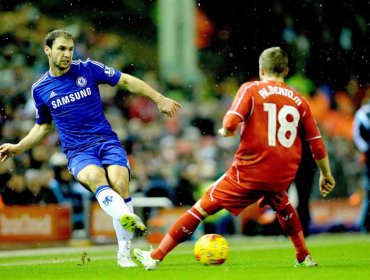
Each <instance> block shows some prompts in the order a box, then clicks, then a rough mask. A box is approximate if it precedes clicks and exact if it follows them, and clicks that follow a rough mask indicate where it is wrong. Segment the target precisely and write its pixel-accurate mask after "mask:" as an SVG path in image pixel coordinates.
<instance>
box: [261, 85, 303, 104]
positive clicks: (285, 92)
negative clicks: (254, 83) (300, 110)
mask: <svg viewBox="0 0 370 280" xmlns="http://www.w3.org/2000/svg"><path fill="white" fill-rule="evenodd" d="M258 93H259V94H260V95H261V97H262V98H264V99H265V98H266V97H268V96H270V95H271V94H279V95H282V96H286V97H289V98H291V99H293V101H294V102H295V103H296V104H297V105H298V106H300V105H301V104H302V100H301V99H300V98H299V97H298V96H296V95H294V93H293V91H291V90H290V89H287V88H282V87H277V86H267V89H266V88H262V89H260V90H259V91H258Z"/></svg>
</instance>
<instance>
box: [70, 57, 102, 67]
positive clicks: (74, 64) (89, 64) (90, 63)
mask: <svg viewBox="0 0 370 280" xmlns="http://www.w3.org/2000/svg"><path fill="white" fill-rule="evenodd" d="M94 66H97V67H100V68H104V64H103V63H101V62H98V61H95V60H91V59H90V58H88V59H86V60H81V59H78V60H73V61H72V67H80V68H88V67H94Z"/></svg>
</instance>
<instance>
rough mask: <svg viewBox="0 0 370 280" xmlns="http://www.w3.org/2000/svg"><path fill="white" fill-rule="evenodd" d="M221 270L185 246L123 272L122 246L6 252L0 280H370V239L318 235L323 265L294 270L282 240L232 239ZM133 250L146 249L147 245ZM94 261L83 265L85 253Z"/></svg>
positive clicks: (315, 249)
mask: <svg viewBox="0 0 370 280" xmlns="http://www.w3.org/2000/svg"><path fill="white" fill-rule="evenodd" d="M227 239H228V240H229V243H230V244H229V245H230V255H229V258H228V259H227V261H226V262H225V263H224V264H223V265H221V266H202V265H200V264H199V263H197V262H196V261H195V260H194V257H193V252H192V249H193V245H194V243H193V242H186V243H183V244H181V245H179V246H178V247H177V248H176V249H175V250H174V251H173V252H171V253H170V254H169V255H168V256H167V258H166V259H165V260H164V261H163V262H162V263H161V265H160V266H159V267H158V269H157V270H155V271H145V270H144V269H143V268H142V267H138V268H130V269H123V268H118V267H117V265H116V260H115V254H116V252H115V250H116V246H112V245H109V246H107V245H104V246H91V247H74V248H48V249H32V250H17V251H15V250H14V251H3V252H1V251H0V279H1V280H6V279H38V280H42V279H48V280H50V279H78V280H85V279H86V280H92V279H130V280H140V279H164V280H171V279H176V280H181V279H189V280H197V279H202V280H207V279H212V280H216V279H217V280H218V279H225V280H226V279H273V280H279V279H284V280H285V279H299V280H304V279H335V280H342V279H350V280H355V279H370V235H359V234H333V235H316V236H312V237H310V238H309V239H308V240H307V244H308V247H309V249H310V251H311V253H312V255H313V257H314V258H315V259H316V260H317V261H318V263H319V266H318V267H314V268H294V267H293V260H294V250H293V247H292V245H291V243H290V241H289V240H288V239H286V238H282V237H243V236H239V237H229V238H227ZM133 247H139V248H146V247H147V244H145V243H144V242H143V240H136V241H135V243H134V244H133ZM84 252H86V253H87V257H86V259H87V258H89V259H90V261H87V260H86V261H85V263H83V262H82V260H81V258H82V255H83V253H84Z"/></svg>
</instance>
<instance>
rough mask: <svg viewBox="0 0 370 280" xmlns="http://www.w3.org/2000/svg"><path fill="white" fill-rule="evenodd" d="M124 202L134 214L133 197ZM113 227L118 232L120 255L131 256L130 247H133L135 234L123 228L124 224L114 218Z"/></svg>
mask: <svg viewBox="0 0 370 280" xmlns="http://www.w3.org/2000/svg"><path fill="white" fill-rule="evenodd" d="M124 202H125V204H126V206H127V208H128V209H129V211H130V212H131V213H133V212H134V209H133V206H132V199H131V197H128V198H125V199H124ZM113 226H114V229H115V231H116V236H117V240H118V253H119V254H124V255H130V246H131V239H132V238H133V236H134V234H133V233H132V232H129V231H127V230H125V229H124V228H123V227H122V224H121V222H120V220H119V219H114V218H113Z"/></svg>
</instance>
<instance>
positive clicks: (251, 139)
mask: <svg viewBox="0 0 370 280" xmlns="http://www.w3.org/2000/svg"><path fill="white" fill-rule="evenodd" d="M287 74H288V57H287V54H286V52H285V51H283V50H282V49H281V48H279V47H273V48H268V49H266V50H264V51H263V52H262V54H261V55H260V57H259V75H260V78H261V80H260V81H256V82H248V83H245V84H243V85H242V86H241V87H240V89H239V90H238V92H237V94H236V96H235V98H234V100H233V103H232V105H231V107H230V109H229V110H228V112H227V113H226V115H225V117H224V119H223V127H222V128H221V129H220V130H219V131H218V132H219V134H220V135H222V136H225V137H228V136H233V135H235V134H236V133H237V131H238V128H239V123H242V127H241V131H240V145H239V147H238V149H237V151H236V153H235V160H234V162H233V164H232V166H231V167H230V168H229V169H228V170H227V171H226V172H225V174H224V175H223V176H221V177H220V178H219V179H218V180H217V181H216V182H215V183H214V184H213V185H212V186H210V188H209V189H208V190H207V192H206V193H205V194H204V195H203V197H202V198H201V199H200V200H199V201H198V202H197V203H196V204H195V205H194V206H193V207H192V208H191V209H189V210H188V211H187V212H185V213H184V214H183V215H182V216H181V217H180V218H179V219H178V220H177V221H176V222H175V224H174V225H173V226H172V227H171V228H170V230H169V231H168V232H167V234H166V235H165V237H164V238H163V240H162V241H161V243H160V244H159V246H158V248H157V249H155V250H154V251H152V252H151V251H143V250H141V249H135V250H134V256H135V258H136V259H137V260H138V261H139V262H140V263H141V264H142V265H143V266H144V267H145V268H146V269H148V270H152V269H155V268H156V267H157V266H158V264H159V263H160V261H162V260H163V259H164V257H165V256H166V255H167V254H168V253H169V252H170V251H171V250H173V249H174V248H175V247H176V246H177V245H178V244H179V243H181V242H183V241H185V240H188V239H189V237H190V236H191V235H192V234H193V233H194V231H195V230H196V228H197V227H198V225H199V224H200V223H201V222H202V221H203V220H204V219H205V218H206V217H207V216H209V215H212V214H214V213H216V212H218V211H220V210H221V209H227V210H228V211H230V212H231V213H232V214H233V215H235V216H236V215H238V214H239V213H240V212H241V211H242V210H243V209H244V208H246V207H248V206H249V205H251V204H253V203H255V202H257V201H258V204H259V206H261V207H263V206H264V205H266V204H267V205H270V206H271V207H272V209H274V211H275V213H276V216H277V218H278V220H279V222H280V225H281V227H282V228H283V230H284V232H285V233H286V234H287V235H288V236H289V238H290V239H291V241H292V243H293V245H294V248H295V252H296V260H295V263H294V265H295V266H296V267H298V266H317V262H316V261H315V260H314V259H313V258H312V257H311V255H310V252H309V250H308V249H307V247H306V244H305V239H304V235H303V231H302V226H301V223H300V221H299V218H298V215H297V213H296V211H295V209H294V208H293V206H292V205H291V204H290V202H289V198H288V196H287V193H286V190H287V189H288V187H289V185H290V184H291V183H292V182H293V180H294V178H295V175H296V172H297V169H298V165H299V162H300V160H301V155H302V141H308V142H309V144H310V147H311V151H312V154H313V156H314V158H315V161H316V163H317V165H318V167H319V169H320V180H319V189H320V193H321V195H322V196H323V197H326V196H327V195H328V194H329V193H330V192H331V191H332V189H333V188H334V186H335V180H334V178H333V176H332V174H331V170H330V164H329V159H328V155H327V152H326V149H325V145H324V142H323V140H322V138H321V135H320V131H319V129H318V127H317V125H316V121H315V120H314V118H313V116H312V115H311V110H310V108H309V105H308V103H307V102H306V100H305V99H304V98H303V97H302V95H300V94H299V93H297V92H296V91H295V90H293V89H291V88H289V87H288V86H287V85H286V84H285V83H284V78H285V77H286V75H287Z"/></svg>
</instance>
